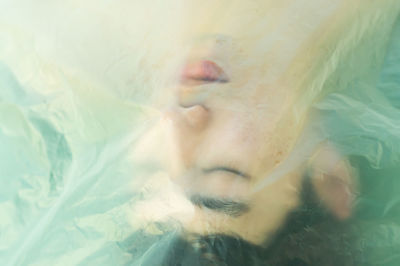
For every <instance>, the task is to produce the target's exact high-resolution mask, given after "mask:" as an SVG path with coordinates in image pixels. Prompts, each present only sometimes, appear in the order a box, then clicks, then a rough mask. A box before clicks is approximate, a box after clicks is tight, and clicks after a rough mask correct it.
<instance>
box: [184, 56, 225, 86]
mask: <svg viewBox="0 0 400 266" xmlns="http://www.w3.org/2000/svg"><path fill="white" fill-rule="evenodd" d="M181 79H182V81H188V80H194V81H203V82H228V81H229V78H228V76H227V75H226V73H225V72H224V70H223V69H222V68H221V67H220V66H219V65H217V64H216V63H214V62H213V61H211V60H199V61H192V62H188V63H187V64H186V65H185V66H184V68H183V70H182V73H181Z"/></svg>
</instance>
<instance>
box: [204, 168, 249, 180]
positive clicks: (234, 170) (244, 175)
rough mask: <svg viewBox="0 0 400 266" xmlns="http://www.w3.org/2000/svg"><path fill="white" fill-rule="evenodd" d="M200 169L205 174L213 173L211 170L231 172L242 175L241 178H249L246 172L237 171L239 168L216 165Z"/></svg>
mask: <svg viewBox="0 0 400 266" xmlns="http://www.w3.org/2000/svg"><path fill="white" fill-rule="evenodd" d="M202 171H203V173H205V174H209V173H213V172H219V171H222V172H228V173H232V174H234V175H237V176H241V177H243V178H245V179H250V176H249V175H247V174H245V173H243V172H241V171H239V170H236V169H234V168H230V167H225V166H218V167H212V168H205V169H202Z"/></svg>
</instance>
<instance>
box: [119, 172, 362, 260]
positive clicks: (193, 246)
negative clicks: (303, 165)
mask: <svg viewBox="0 0 400 266" xmlns="http://www.w3.org/2000/svg"><path fill="white" fill-rule="evenodd" d="M301 199H302V204H301V205H300V206H299V207H298V208H297V209H295V210H294V211H292V212H291V213H290V214H289V215H288V216H287V218H286V221H285V222H284V224H283V225H282V227H281V229H280V230H278V231H277V232H276V234H275V236H273V237H272V239H268V242H266V243H264V244H262V245H255V244H252V243H250V242H248V241H245V240H243V239H242V238H240V237H238V236H233V235H222V234H214V235H193V234H191V233H186V232H170V233H165V234H163V235H149V234H146V233H144V232H137V233H136V234H135V235H134V236H132V237H131V238H130V240H128V241H126V242H125V243H124V244H123V245H124V246H125V247H126V248H127V249H128V250H129V252H130V253H131V254H132V257H133V265H135V263H139V264H140V265H145V266H157V265H163V266H177V265H181V266H196V265H198V266H200V265H221V266H223V265H226V266H228V265H229V266H236V265H241V266H242V265H246V266H253V265H254V266H256V265H290V266H296V265H298V266H300V265H309V266H313V265H318V266H330V265H332V266H334V265H335V266H336V265H344V266H346V265H357V264H356V261H357V258H358V256H357V253H356V252H355V251H354V250H353V249H352V247H353V237H352V234H351V233H350V232H349V230H348V229H349V226H348V225H349V223H348V222H340V221H338V220H337V219H336V218H334V217H333V216H332V215H331V214H330V213H329V212H328V211H326V210H325V208H324V207H323V206H321V204H320V202H319V201H318V200H317V197H316V195H315V193H314V190H313V186H312V184H311V182H310V179H309V178H305V179H304V182H303V186H302V193H301ZM129 242H130V243H129Z"/></svg>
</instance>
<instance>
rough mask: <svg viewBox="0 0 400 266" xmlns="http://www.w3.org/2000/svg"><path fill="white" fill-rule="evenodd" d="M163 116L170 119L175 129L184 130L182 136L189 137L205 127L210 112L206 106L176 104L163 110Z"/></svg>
mask: <svg viewBox="0 0 400 266" xmlns="http://www.w3.org/2000/svg"><path fill="white" fill-rule="evenodd" d="M165 117H166V118H167V119H169V120H171V122H172V124H173V127H174V128H175V129H176V130H179V131H182V132H185V134H183V137H190V136H191V135H193V134H196V132H200V131H202V130H203V129H205V128H206V127H207V124H208V122H209V119H210V112H209V110H207V108H206V107H204V106H202V105H200V104H195V105H192V106H188V107H182V106H178V107H173V108H170V109H168V110H167V111H166V112H165ZM190 132H192V133H190Z"/></svg>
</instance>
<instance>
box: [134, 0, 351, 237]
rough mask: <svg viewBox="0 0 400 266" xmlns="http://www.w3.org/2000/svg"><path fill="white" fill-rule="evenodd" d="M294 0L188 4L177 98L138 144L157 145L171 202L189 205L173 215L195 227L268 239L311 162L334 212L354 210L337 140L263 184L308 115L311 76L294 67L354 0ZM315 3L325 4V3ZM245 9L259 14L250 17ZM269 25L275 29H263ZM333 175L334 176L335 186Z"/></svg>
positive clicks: (308, 57)
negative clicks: (225, 204)
mask: <svg viewBox="0 0 400 266" xmlns="http://www.w3.org/2000/svg"><path fill="white" fill-rule="evenodd" d="M292 2H297V3H298V2H299V1H279V4H278V2H277V1H265V2H263V3H262V4H260V3H257V2H251V3H249V1H241V2H238V3H234V4H226V3H225V2H224V1H213V3H211V2H210V3H207V2H206V3H203V4H202V6H196V7H190V10H192V9H193V10H196V12H195V13H193V12H192V13H191V12H188V13H189V15H190V16H191V20H189V21H190V22H189V23H188V24H187V25H186V28H187V32H190V34H189V33H185V34H186V35H185V34H184V38H183V39H185V40H184V41H185V43H186V44H187V46H188V49H187V50H185V51H187V53H185V55H184V56H183V58H182V64H181V66H180V67H179V69H178V71H176V73H177V75H176V79H175V82H174V83H172V85H171V87H170V88H168V90H167V92H168V93H172V94H173V95H174V96H173V97H172V99H173V100H172V102H169V103H168V104H164V107H163V115H162V119H161V120H160V122H159V123H158V125H157V126H155V127H154V128H153V129H152V132H150V133H149V134H148V136H147V137H146V138H144V140H143V141H142V142H141V143H139V145H138V147H137V148H136V151H139V152H138V153H139V154H141V156H143V154H144V153H145V152H149V151H150V150H151V149H152V148H155V149H156V150H157V153H158V158H159V160H160V161H162V163H163V164H164V166H165V173H166V174H167V176H168V178H169V180H170V181H168V182H170V184H172V186H174V187H175V189H176V190H174V192H173V193H178V194H179V193H180V196H176V197H174V202H175V203H171V204H168V208H171V205H172V208H173V205H175V206H185V207H182V208H180V209H179V210H176V211H174V210H171V211H170V212H167V216H169V218H173V219H175V220H177V221H179V222H180V223H181V224H182V226H183V228H184V229H185V230H186V231H188V232H191V233H198V234H203V235H204V234H212V233H225V234H233V235H239V236H240V237H241V238H243V239H245V240H247V241H249V242H252V243H255V244H260V243H262V242H265V241H266V240H268V239H269V238H270V237H271V236H272V235H273V234H274V233H275V232H276V230H277V228H279V226H280V225H281V224H282V222H283V221H284V219H285V217H286V216H287V214H288V213H289V212H290V211H291V210H293V209H294V208H296V207H297V206H298V205H299V200H300V199H299V196H300V195H299V193H300V187H301V183H302V180H303V179H302V178H303V176H304V171H305V169H306V167H312V168H313V169H318V170H315V171H314V172H313V175H314V176H315V181H314V182H313V184H314V187H315V188H316V191H317V194H318V196H319V197H320V199H321V201H322V202H323V203H324V205H325V206H326V207H327V208H328V209H329V210H330V211H331V212H332V213H333V214H334V216H336V217H337V218H338V219H340V220H344V219H347V218H348V217H349V216H350V215H351V208H352V199H353V197H354V194H355V190H356V186H355V181H354V173H353V172H352V171H351V168H350V166H349V165H348V163H347V162H346V160H345V159H344V158H342V157H341V156H340V154H339V153H338V152H337V151H336V150H335V148H334V147H333V146H331V145H330V144H326V143H325V144H321V145H320V146H319V147H318V148H317V149H316V150H315V151H314V154H310V155H309V158H310V159H307V160H305V162H304V164H302V165H299V166H296V168H293V169H290V171H288V172H287V173H286V174H285V175H284V176H280V177H279V178H278V179H277V180H276V181H275V182H272V183H270V184H268V185H266V186H264V187H262V189H259V185H260V184H261V183H262V182H263V181H264V180H265V179H268V176H269V174H270V173H271V172H273V171H274V170H275V169H276V168H277V167H278V166H279V165H281V164H282V162H284V161H285V159H286V158H287V157H288V156H289V155H290V153H291V152H292V150H293V147H294V146H295V144H296V142H297V140H298V138H299V136H300V133H301V132H302V130H303V127H304V121H305V118H306V117H307V111H304V112H301V113H296V111H295V110H294V109H293V106H295V105H296V100H297V98H298V95H299V93H300V88H299V87H298V85H299V84H300V80H303V79H305V78H306V77H305V75H292V74H293V73H298V71H299V69H304V73H306V70H307V68H309V67H311V64H312V63H313V62H314V60H313V58H318V57H319V52H320V51H319V50H318V49H314V48H315V47H313V45H315V41H314V38H315V35H318V34H319V33H320V32H321V31H323V30H324V29H326V27H328V26H327V25H329V24H330V23H332V22H334V21H336V20H337V19H338V18H339V17H341V16H342V13H343V10H344V9H346V8H347V7H346V5H345V4H344V2H345V1H342V0H335V1H332V0H329V1H328V0H322V1H321V0H318V1H312V2H315V3H313V4H310V3H308V4H307V5H304V6H303V7H302V8H303V9H302V10H301V12H299V11H298V10H292V11H290V9H288V8H287V7H288V6H290V3H292ZM300 2H301V1H300ZM347 2H348V1H347ZM193 3H195V2H193ZM224 4H226V6H224ZM210 6H211V7H212V6H214V7H215V9H217V10H218V9H219V8H222V7H225V8H227V13H226V14H229V15H226V16H221V17H219V18H218V23H211V22H212V21H213V20H212V19H211V18H215V17H214V16H213V14H210V12H207V10H209V8H210ZM318 6H325V9H324V11H318ZM249 12H250V13H249ZM290 12H292V13H290ZM248 14H251V16H249V15H248ZM294 14H297V16H294ZM253 16H255V18H254V17H253ZM238 17H241V18H242V19H243V23H238V22H237V18H238ZM264 17H267V18H268V19H266V20H265V19H264V20H262V19H261V18H264ZM204 18H208V20H207V19H204ZM288 18H291V19H290V20H288ZM248 19H253V20H255V21H256V22H255V23H250V24H246V20H248ZM200 21H201V22H202V23H200ZM210 21H211V22H210ZM257 21H261V22H263V23H258V22H257ZM288 21H289V22H288ZM208 22H210V23H208ZM249 26H253V27H252V28H251V29H250V28H249ZM329 27H331V26H329ZM183 32H185V31H183ZM268 33H271V35H274V37H273V38H264V39H262V38H260V36H268ZM305 51H307V53H305ZM310 51H311V52H310ZM170 98H171V97H170ZM170 98H168V99H170ZM157 141H159V142H157ZM150 154H151V152H150ZM313 156H314V157H313ZM153 157H154V156H153ZM311 158H315V159H311ZM328 162H331V163H328ZM164 182H166V181H165V180H164ZM332 183H334V184H337V185H336V186H334V188H332V189H331V187H330V185H329V184H332ZM256 188H257V189H256ZM193 195H200V196H205V197H211V198H216V199H229V200H232V201H236V202H244V203H245V204H246V205H248V207H249V208H248V210H247V211H246V212H244V213H243V214H241V215H239V216H237V217H232V216H231V215H227V214H226V213H222V212H218V211H215V210H210V209H208V208H206V207H204V206H195V205H193V204H191V203H190V202H189V200H188V198H190V197H191V196H193ZM184 201H186V202H184ZM141 208H142V209H141V210H142V211H144V209H148V210H149V209H151V208H152V207H151V205H146V206H145V207H143V206H142V207H141ZM154 212H157V210H154ZM157 219H161V218H155V220H157ZM150 220H151V218H150Z"/></svg>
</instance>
